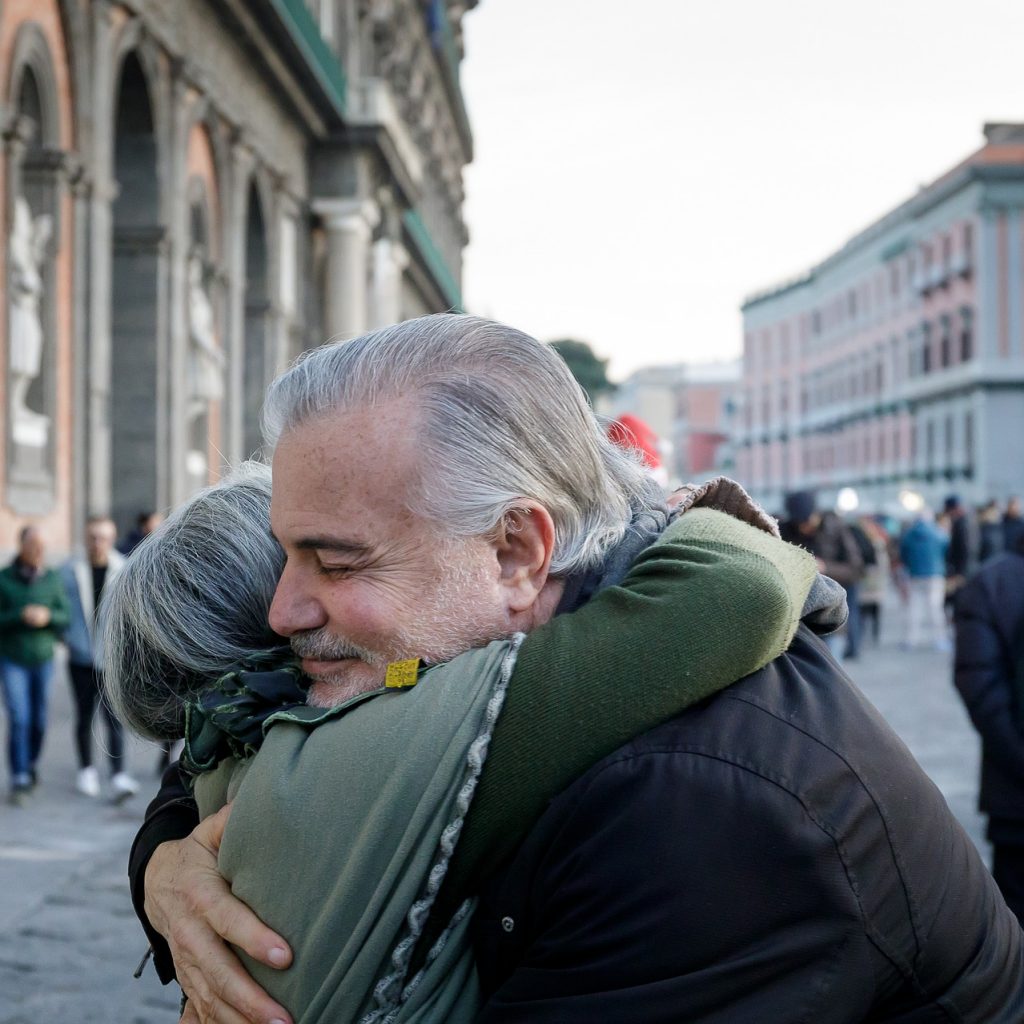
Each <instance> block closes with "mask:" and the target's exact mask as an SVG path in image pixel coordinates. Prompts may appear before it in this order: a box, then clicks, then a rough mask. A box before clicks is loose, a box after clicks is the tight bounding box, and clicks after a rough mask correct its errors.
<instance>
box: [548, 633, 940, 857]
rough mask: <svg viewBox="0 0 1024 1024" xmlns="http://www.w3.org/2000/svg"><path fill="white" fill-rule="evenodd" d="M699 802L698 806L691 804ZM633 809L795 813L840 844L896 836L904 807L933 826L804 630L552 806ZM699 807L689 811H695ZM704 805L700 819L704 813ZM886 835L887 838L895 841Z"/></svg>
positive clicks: (889, 748) (884, 732)
mask: <svg viewBox="0 0 1024 1024" xmlns="http://www.w3.org/2000/svg"><path fill="white" fill-rule="evenodd" d="M698 794H699V796H698ZM615 800H636V801H640V802H643V803H646V804H647V805H649V806H650V808H651V810H652V814H654V815H656V814H657V808H658V807H659V805H661V804H663V803H664V802H665V801H673V802H675V803H679V802H680V801H682V802H688V801H693V802H694V807H693V810H694V813H698V812H699V813H700V814H701V815H702V816H703V817H704V818H705V819H706V818H707V816H708V815H709V814H712V815H714V816H715V817H716V818H721V819H723V821H722V823H721V824H722V827H724V828H728V827H735V829H736V830H737V834H741V833H742V831H743V825H742V822H741V821H739V820H737V821H735V824H734V826H730V825H729V824H728V819H729V818H730V817H731V816H733V815H735V814H737V813H743V811H744V809H746V808H749V806H750V804H751V802H752V801H759V800H767V801H770V802H771V804H772V805H773V806H774V807H776V808H777V809H778V812H779V813H780V814H785V815H788V814H790V812H791V808H792V806H793V805H794V804H795V805H799V807H800V808H801V809H802V820H803V822H804V824H805V825H806V826H807V828H808V829H809V830H810V831H805V832H803V833H801V834H800V835H798V834H797V833H796V832H794V833H793V835H792V840H793V842H794V843H798V842H800V841H801V835H802V837H803V838H804V839H809V838H811V839H813V841H815V842H817V841H818V840H819V839H820V838H821V836H814V837H812V836H811V832H814V831H820V832H822V833H824V834H825V835H828V836H830V837H831V838H832V840H834V841H836V842H840V843H841V842H843V841H844V837H847V836H851V835H852V834H853V833H854V832H855V830H856V829H858V828H863V827H865V826H866V824H867V823H869V822H870V823H872V825H873V830H874V833H875V836H876V838H877V839H878V840H879V842H880V843H881V844H882V845H884V846H889V838H888V837H891V836H893V835H902V832H903V829H902V827H901V825H900V824H899V823H898V822H897V823H896V824H895V825H894V822H895V821H896V819H898V818H899V817H900V816H901V814H902V808H905V806H906V801H907V800H915V801H918V802H924V803H926V804H928V806H929V807H931V808H932V809H933V811H934V813H935V814H936V815H941V809H940V807H939V804H940V803H941V800H942V797H941V795H940V794H939V793H938V791H937V790H936V789H935V787H934V785H933V784H932V783H931V782H930V780H929V779H928V778H927V776H926V775H925V774H924V772H923V771H922V770H921V768H920V767H919V766H918V765H917V763H916V762H915V761H914V759H913V757H912V756H911V755H910V753H909V752H908V751H907V749H906V747H905V746H904V744H903V743H902V741H901V740H900V739H899V738H898V737H897V736H896V735H895V733H894V732H893V731H892V729H891V728H890V727H889V726H888V725H887V723H886V722H885V721H884V719H882V717H881V715H880V714H879V713H878V712H877V711H876V710H875V708H874V707H873V706H872V705H871V704H870V703H869V702H868V701H867V699H866V698H865V697H864V696H863V695H862V694H861V693H860V691H859V690H858V689H857V688H856V686H855V685H854V684H853V683H852V682H851V681H850V680H849V679H848V678H847V677H846V676H845V674H844V673H843V672H842V670H841V669H840V668H839V666H838V665H836V663H835V662H834V661H833V660H832V659H831V658H830V657H829V655H828V654H827V653H826V652H825V650H824V646H823V645H822V644H821V643H820V642H819V641H818V640H817V639H815V638H814V637H813V636H812V635H811V634H810V633H809V631H807V630H806V629H805V628H802V629H801V631H800V633H799V634H798V636H797V638H796V639H795V640H794V643H793V645H792V646H791V648H790V649H789V651H787V653H786V654H784V655H782V656H780V657H779V658H776V659H775V660H774V661H773V662H771V663H770V664H769V665H767V666H765V668H763V669H761V670H760V671H758V672H755V673H754V674H753V675H751V676H748V677H747V678H746V679H744V680H741V681H740V682H738V683H736V684H734V685H733V686H731V687H729V688H727V689H726V690H723V691H722V692H720V693H718V694H716V695H715V696H713V697H711V698H709V699H708V700H706V701H704V702H703V703H701V704H699V705H696V706H695V707H692V708H689V709H687V710H686V711H684V712H683V713H681V714H680V715H678V716H677V717H675V718H673V719H672V720H670V721H669V722H666V723H664V724H663V725H660V726H658V727H656V728H654V729H651V730H650V731H648V732H646V733H644V734H643V735H641V736H638V737H636V738H635V739H633V740H631V741H630V742H629V743H627V744H626V745H625V746H623V747H620V748H619V749H618V750H617V751H615V752H614V753H612V754H611V755H609V756H608V757H606V758H604V759H603V760H602V761H600V762H598V763H597V764H596V765H594V766H593V767H592V768H591V769H590V770H589V771H588V772H587V773H585V774H584V775H583V776H581V777H580V778H579V779H578V780H577V781H576V782H575V783H574V784H573V785H572V786H570V787H569V789H567V790H566V791H565V792H564V793H563V794H562V796H561V797H560V798H559V801H560V802H561V810H560V814H562V815H563V816H564V815H565V814H571V813H573V812H574V810H575V809H576V808H579V807H582V806H583V805H584V804H587V805H593V806H599V805H602V804H604V805H608V804H610V803H614V801H615ZM698 802H699V803H700V804H701V806H700V807H698V806H696V804H697V803H698ZM709 802H710V803H713V805H714V806H713V807H712V809H711V810H710V811H709V810H708V808H707V806H706V805H708V804H709ZM894 830H895V831H894Z"/></svg>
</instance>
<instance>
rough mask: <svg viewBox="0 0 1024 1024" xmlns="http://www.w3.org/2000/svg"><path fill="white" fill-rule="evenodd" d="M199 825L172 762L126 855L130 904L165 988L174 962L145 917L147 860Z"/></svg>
mask: <svg viewBox="0 0 1024 1024" xmlns="http://www.w3.org/2000/svg"><path fill="white" fill-rule="evenodd" d="M198 824H199V809H198V807H196V802H195V800H193V799H192V795H191V794H190V793H189V791H188V788H187V787H186V785H185V783H184V781H183V779H182V777H181V772H180V771H179V770H178V762H177V761H175V763H174V764H172V765H171V766H170V767H169V768H168V769H167V770H166V771H165V772H164V774H163V778H162V779H161V780H160V789H159V791H158V792H157V794H156V796H155V797H154V798H153V800H152V802H151V803H150V805H149V807H147V808H146V818H145V821H143V823H142V828H140V829H139V832H138V835H136V837H135V842H134V843H132V851H131V853H130V854H129V856H128V879H129V882H130V884H131V891H132V904H133V905H134V907H135V913H136V915H137V916H138V918H139V921H140V922H141V923H142V927H143V929H144V930H145V932H146V937H147V938H148V939H149V942H150V945H151V946H152V948H153V965H154V966H155V967H156V971H157V974H158V975H159V976H160V980H161V981H162V982H163V983H164V984H165V985H166V984H167V983H168V982H171V981H174V977H175V975H174V961H173V960H172V959H171V951H170V949H169V948H168V946H167V943H166V942H165V941H164V938H163V936H162V935H160V933H159V932H157V931H156V930H154V928H153V926H152V925H151V924H150V923H149V918H148V917H146V911H145V909H144V903H145V897H146V894H145V888H144V883H145V878H146V866H147V865H148V864H149V858H150V857H152V856H153V852H154V851H155V850H156V848H157V847H158V846H159V845H160V844H161V843H166V842H168V841H169V840H171V839H184V838H185V836H187V835H188V834H189V833H190V832H191V831H192V829H194V828H195V827H196V825H198Z"/></svg>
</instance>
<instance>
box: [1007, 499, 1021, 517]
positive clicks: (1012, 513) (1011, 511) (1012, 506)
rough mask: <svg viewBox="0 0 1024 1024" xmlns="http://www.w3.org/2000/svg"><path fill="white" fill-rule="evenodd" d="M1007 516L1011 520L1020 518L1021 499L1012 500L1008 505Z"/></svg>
mask: <svg viewBox="0 0 1024 1024" xmlns="http://www.w3.org/2000/svg"><path fill="white" fill-rule="evenodd" d="M1006 514H1007V515H1008V516H1009V517H1010V518H1011V519H1016V518H1018V517H1019V516H1020V498H1011V499H1010V500H1009V501H1008V502H1007V503H1006Z"/></svg>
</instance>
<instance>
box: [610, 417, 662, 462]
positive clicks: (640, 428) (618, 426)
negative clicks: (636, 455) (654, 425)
mask: <svg viewBox="0 0 1024 1024" xmlns="http://www.w3.org/2000/svg"><path fill="white" fill-rule="evenodd" d="M608 440H609V441H611V443H612V444H615V445H618V446H619V447H620V448H626V449H628V450H636V451H639V452H640V454H641V455H642V456H643V462H644V465H645V466H647V468H648V469H660V468H661V455H660V454H659V452H658V435H657V434H656V433H655V432H654V431H653V430H652V429H651V428H650V427H649V426H648V425H647V424H646V423H644V421H643V420H642V419H640V417H639V416H634V415H633V414H632V413H629V412H627V413H623V414H622V415H621V416H620V417H619V418H618V419H617V420H612V422H611V423H609V424H608Z"/></svg>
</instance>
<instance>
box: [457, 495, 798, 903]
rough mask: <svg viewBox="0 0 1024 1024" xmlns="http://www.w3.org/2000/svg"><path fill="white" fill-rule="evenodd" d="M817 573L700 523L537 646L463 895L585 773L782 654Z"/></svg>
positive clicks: (526, 664) (693, 517)
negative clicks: (544, 810) (570, 784)
mask: <svg viewBox="0 0 1024 1024" xmlns="http://www.w3.org/2000/svg"><path fill="white" fill-rule="evenodd" d="M815 573H816V569H815V561H814V559H813V558H812V557H811V556H810V555H808V554H807V553H806V552H805V551H803V550H801V549H799V548H797V547H794V546H793V545H790V544H786V543H784V542H783V541H781V540H779V539H777V538H775V537H773V536H771V535H770V534H768V533H766V532H764V531H763V530H759V529H756V528H754V527H752V526H748V525H746V524H745V523H742V522H740V521H739V520H738V519H734V518H733V517H731V516H729V515H726V514H725V513H722V512H716V511H712V510H710V509H703V508H701V509H693V510H691V511H689V512H687V513H686V514H685V515H683V516H682V517H680V518H679V519H677V520H676V521H675V522H674V523H672V524H671V525H670V526H669V527H668V529H667V530H666V531H665V532H664V534H663V535H662V536H661V538H660V539H659V540H658V541H657V542H655V543H654V544H652V545H651V546H650V547H648V548H647V549H646V550H645V551H643V552H642V553H641V555H640V556H639V557H638V558H637V560H636V562H635V563H634V564H633V567H632V569H631V570H630V573H629V575H628V576H627V577H626V579H625V580H624V581H623V582H622V583H621V584H620V585H618V586H614V587H609V588H607V589H605V590H603V591H601V592H600V593H599V594H597V595H596V596H595V597H594V598H593V599H592V600H591V601H590V602H589V603H588V604H587V605H585V606H584V607H583V608H581V609H580V610H579V611H577V612H575V613H573V614H571V615H561V616H558V617H556V618H555V619H552V620H551V621H550V622H548V623H547V624H545V625H544V626H541V627H539V628H538V629H536V630H534V631H533V632H531V633H530V634H529V635H528V636H527V638H526V640H525V641H524V643H523V646H522V648H521V650H520V652H519V657H518V660H517V663H516V668H515V671H514V673H513V675H512V680H511V685H510V686H509V691H508V694H507V696H506V699H505V706H504V708H503V710H502V713H501V716H500V718H499V720H498V723H497V725H496V727H495V731H494V735H493V737H492V739H491V746H490V752H489V754H488V759H487V764H486V767H485V769H484V772H483V776H482V778H481V780H480V787H479V790H478V792H477V795H476V797H475V799H474V801H473V805H472V807H471V809H470V812H469V815H468V817H467V820H466V825H465V831H464V833H463V836H462V838H461V840H460V842H459V845H458V847H457V852H456V854H455V859H454V861H453V864H452V880H451V881H450V882H449V884H450V885H452V886H454V887H457V888H459V889H460V890H462V891H463V892H472V891H475V889H476V887H477V884H478V883H479V880H480V879H481V878H483V877H485V876H486V875H487V874H488V873H489V871H490V870H491V869H492V868H493V867H496V866H497V865H498V864H500V862H501V861H502V859H503V858H504V857H505V856H506V855H507V854H509V853H510V852H511V851H512V850H514V849H515V847H516V846H517V845H518V843H519V841H520V839H521V838H522V836H523V835H524V834H525V832H526V830H527V829H528V828H529V826H530V825H531V824H532V823H533V822H534V821H535V820H536V818H537V817H538V816H539V814H540V813H541V812H542V810H543V809H544V806H545V805H546V803H547V801H548V800H550V799H551V797H553V796H555V795H556V794H557V793H558V792H560V791H561V790H562V789H563V788H564V787H565V786H567V785H568V784H569V783H570V782H571V781H572V780H573V779H574V778H575V777H576V776H577V775H579V774H580V773H581V772H582V771H584V770H585V769H586V768H589V767H590V766H591V765H592V764H594V763H595V762H596V761H599V760H600V759H601V758H602V757H605V756H607V755H608V754H610V753H612V752H613V751H614V750H616V749H617V748H618V747H620V746H622V744H623V743H625V742H627V741H628V740H630V739H632V738H633V737H634V736H637V735H639V734H640V733H642V732H646V731H647V730H648V729H651V728H653V727H654V726H655V725H657V724H659V723H660V722H662V721H665V720H666V719H668V718H671V717H673V716H674V715H676V714H678V713H679V712H680V711H682V710H683V709H684V708H686V707H689V706H690V705H692V704H695V703H697V702H698V701H700V700H703V699H704V698H706V697H708V696H710V695H711V694H713V693H716V692H717V691H719V690H721V689H723V688H724V687H726V686H728V685H729V684H730V683H733V682H735V681H736V680H738V679H741V678H742V677H743V676H746V675H749V674H750V673H751V672H754V671H756V670H757V669H759V668H761V667H763V666H764V665H766V664H767V663H768V662H769V661H771V660H772V659H773V658H775V657H777V656H778V655H779V654H781V653H782V652H783V651H784V650H785V649H786V648H787V646H788V645H789V643H790V641H791V640H792V638H793V635H794V633H795V632H796V629H797V626H798V625H799V621H800V613H801V609H802V607H803V603H804V599H805V598H806V596H807V593H808V591H809V590H810V587H811V584H812V582H813V580H814V577H815Z"/></svg>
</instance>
